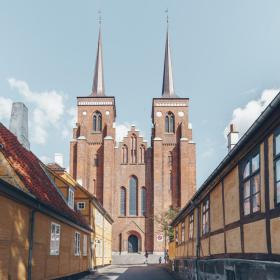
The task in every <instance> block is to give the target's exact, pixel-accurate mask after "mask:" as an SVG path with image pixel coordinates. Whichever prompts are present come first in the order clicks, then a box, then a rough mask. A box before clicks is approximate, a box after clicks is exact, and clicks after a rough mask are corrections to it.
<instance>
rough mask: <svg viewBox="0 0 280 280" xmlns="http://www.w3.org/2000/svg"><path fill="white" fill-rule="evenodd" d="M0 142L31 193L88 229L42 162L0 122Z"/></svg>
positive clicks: (6, 156)
mask: <svg viewBox="0 0 280 280" xmlns="http://www.w3.org/2000/svg"><path fill="white" fill-rule="evenodd" d="M0 144H2V145H3V146H4V147H3V148H2V149H1V152H2V153H3V154H4V156H5V158H6V159H7V160H8V161H9V163H10V164H11V166H12V167H13V169H14V170H15V172H16V173H17V175H18V176H19V178H20V179H21V180H22V182H23V183H24V185H25V186H26V188H27V189H28V190H29V192H30V193H31V194H33V195H34V196H35V197H36V198H37V199H38V200H39V201H40V202H41V203H43V204H45V205H46V206H48V207H49V208H52V209H53V210H54V211H55V212H57V213H58V214H60V215H61V216H63V217H65V218H67V219H69V220H70V221H71V222H74V223H76V224H77V225H79V226H82V227H84V228H86V229H90V228H89V226H88V224H87V223H86V222H85V220H84V217H83V216H82V215H81V214H80V213H78V212H76V211H74V210H72V209H71V208H69V206H68V205H67V203H66V202H65V200H64V199H63V198H62V196H61V194H60V193H59V192H58V190H57V189H56V187H55V186H54V185H53V183H52V181H51V180H50V178H49V177H48V176H47V174H46V173H45V171H44V169H43V167H42V166H44V164H43V163H42V162H41V161H40V160H39V159H38V158H37V157H36V156H35V155H34V154H33V153H32V152H31V151H28V150H26V149H25V148H24V147H23V146H22V145H21V144H20V143H19V142H18V140H17V137H16V136H15V135H14V134H13V133H11V132H10V131H9V130H8V129H7V128H6V127H5V126H4V125H3V124H2V123H1V122H0Z"/></svg>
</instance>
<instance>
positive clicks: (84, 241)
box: [83, 235, 88, 256]
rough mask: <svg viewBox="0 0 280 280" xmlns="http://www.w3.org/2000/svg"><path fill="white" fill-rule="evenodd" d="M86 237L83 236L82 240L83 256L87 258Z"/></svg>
mask: <svg viewBox="0 0 280 280" xmlns="http://www.w3.org/2000/svg"><path fill="white" fill-rule="evenodd" d="M87 240H88V239H87V235H84V239H83V256H87Z"/></svg>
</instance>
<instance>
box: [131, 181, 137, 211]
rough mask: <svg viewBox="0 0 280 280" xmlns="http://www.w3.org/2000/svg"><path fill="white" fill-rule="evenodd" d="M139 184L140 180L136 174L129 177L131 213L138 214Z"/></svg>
mask: <svg viewBox="0 0 280 280" xmlns="http://www.w3.org/2000/svg"><path fill="white" fill-rule="evenodd" d="M137 185H138V180H137V178H136V177H135V176H132V177H131V178H130V179H129V215H130V216H136V215H137Z"/></svg>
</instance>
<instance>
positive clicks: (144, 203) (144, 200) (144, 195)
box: [141, 187, 147, 216]
mask: <svg viewBox="0 0 280 280" xmlns="http://www.w3.org/2000/svg"><path fill="white" fill-rule="evenodd" d="M146 211H147V191H146V188H145V187H142V189H141V215H142V216H146Z"/></svg>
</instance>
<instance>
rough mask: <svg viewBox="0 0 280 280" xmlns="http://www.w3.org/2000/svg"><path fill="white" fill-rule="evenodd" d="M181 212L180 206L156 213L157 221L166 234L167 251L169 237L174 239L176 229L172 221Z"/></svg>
mask: <svg viewBox="0 0 280 280" xmlns="http://www.w3.org/2000/svg"><path fill="white" fill-rule="evenodd" d="M178 212H179V208H173V207H170V208H169V209H168V210H167V211H163V212H162V213H160V214H158V215H156V216H155V217H154V219H155V221H156V222H157V224H158V225H159V227H160V231H161V232H162V233H163V234H164V249H165V251H166V245H167V237H168V238H169V240H170V241H171V240H173V239H174V231H173V228H172V227H171V226H170V223H171V221H172V220H173V219H174V218H175V217H176V215H177V214H178Z"/></svg>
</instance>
